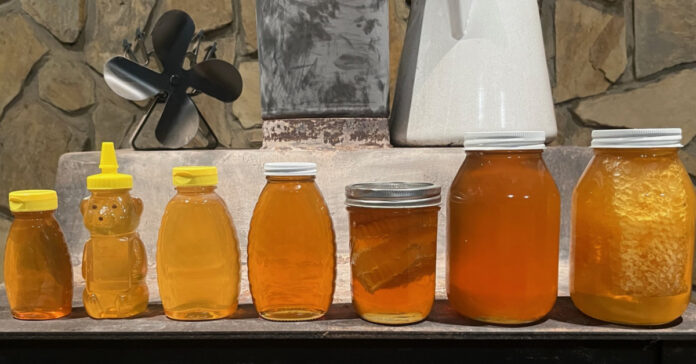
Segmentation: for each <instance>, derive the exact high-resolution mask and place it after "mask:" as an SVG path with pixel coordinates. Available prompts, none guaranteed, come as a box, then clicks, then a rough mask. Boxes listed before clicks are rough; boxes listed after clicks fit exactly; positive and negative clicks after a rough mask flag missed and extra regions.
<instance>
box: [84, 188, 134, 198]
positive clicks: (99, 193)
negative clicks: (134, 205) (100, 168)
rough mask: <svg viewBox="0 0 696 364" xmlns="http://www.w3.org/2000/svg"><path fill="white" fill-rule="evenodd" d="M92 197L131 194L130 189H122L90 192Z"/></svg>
mask: <svg viewBox="0 0 696 364" xmlns="http://www.w3.org/2000/svg"><path fill="white" fill-rule="evenodd" d="M89 192H90V193H91V194H92V196H105V197H106V196H123V195H128V194H130V188H121V189H114V190H90V191H89Z"/></svg>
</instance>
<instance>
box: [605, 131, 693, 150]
mask: <svg viewBox="0 0 696 364" xmlns="http://www.w3.org/2000/svg"><path fill="white" fill-rule="evenodd" d="M681 140H682V131H681V129H680V128H657V129H609V130H593V131H592V148H681V147H682V144H681Z"/></svg>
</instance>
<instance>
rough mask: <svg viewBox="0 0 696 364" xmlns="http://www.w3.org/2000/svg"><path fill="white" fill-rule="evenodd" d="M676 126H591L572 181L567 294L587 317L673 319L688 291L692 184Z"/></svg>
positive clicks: (635, 320) (647, 321) (656, 321)
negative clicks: (587, 149) (588, 150)
mask: <svg viewBox="0 0 696 364" xmlns="http://www.w3.org/2000/svg"><path fill="white" fill-rule="evenodd" d="M680 142H681V129H624V130H596V131H594V132H592V147H593V148H594V157H593V158H592V161H591V162H590V164H589V165H588V167H587V169H586V170H585V173H584V174H583V176H582V178H581V179H580V181H579V182H578V184H577V186H576V187H575V192H574V194H573V207H572V231H571V239H572V240H571V251H570V296H571V298H572V300H573V303H574V304H575V306H577V308H578V309H580V311H582V312H584V313H585V314H587V315H589V316H592V317H594V318H597V319H600V320H604V321H609V322H615V323H621V324H630V325H658V324H664V323H668V322H671V321H673V320H674V319H676V318H678V317H679V316H680V315H681V314H682V313H683V312H684V310H685V309H686V307H687V305H688V303H689V296H690V294H691V272H692V271H691V267H692V261H693V253H694V208H695V207H696V206H695V203H694V190H693V186H692V184H691V180H690V178H689V175H688V174H687V172H686V171H685V169H684V166H683V165H682V163H681V161H680V160H679V157H678V156H677V151H678V150H679V148H680V147H681V144H680Z"/></svg>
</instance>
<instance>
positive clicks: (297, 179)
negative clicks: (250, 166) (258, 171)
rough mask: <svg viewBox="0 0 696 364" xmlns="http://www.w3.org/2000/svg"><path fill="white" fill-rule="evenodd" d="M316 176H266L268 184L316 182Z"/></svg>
mask: <svg viewBox="0 0 696 364" xmlns="http://www.w3.org/2000/svg"><path fill="white" fill-rule="evenodd" d="M314 178H315V176H266V181H268V183H282V182H314Z"/></svg>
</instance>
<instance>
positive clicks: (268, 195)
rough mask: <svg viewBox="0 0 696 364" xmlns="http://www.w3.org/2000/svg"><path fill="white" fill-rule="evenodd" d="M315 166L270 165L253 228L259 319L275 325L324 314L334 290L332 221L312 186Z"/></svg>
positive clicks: (251, 258) (252, 272) (252, 275)
mask: <svg viewBox="0 0 696 364" xmlns="http://www.w3.org/2000/svg"><path fill="white" fill-rule="evenodd" d="M316 173H317V165H316V164H314V163H306V162H297V163H295V162H292V163H287V162H279V163H266V164H265V165H264V174H265V175H266V180H267V183H266V186H265V187H264V188H263V191H262V192H261V195H260V196H259V200H258V202H257V203H256V207H255V208H254V213H253V216H252V218H251V225H250V227H249V245H248V248H247V252H248V264H247V265H248V267H249V287H250V290H251V296H252V298H253V300H254V306H255V307H256V310H257V311H258V313H259V315H260V316H261V317H262V318H264V319H267V320H272V321H304V320H313V319H317V318H320V317H322V316H324V314H325V313H326V312H327V311H328V309H329V306H330V305H331V301H332V299H333V292H334V280H335V276H336V272H335V271H336V244H335V235H334V230H333V223H332V221H331V215H330V214H329V209H328V207H327V206H326V202H324V198H323V197H322V195H321V192H319V188H318V187H317V184H316V183H315V182H314V179H315V175H316Z"/></svg>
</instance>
